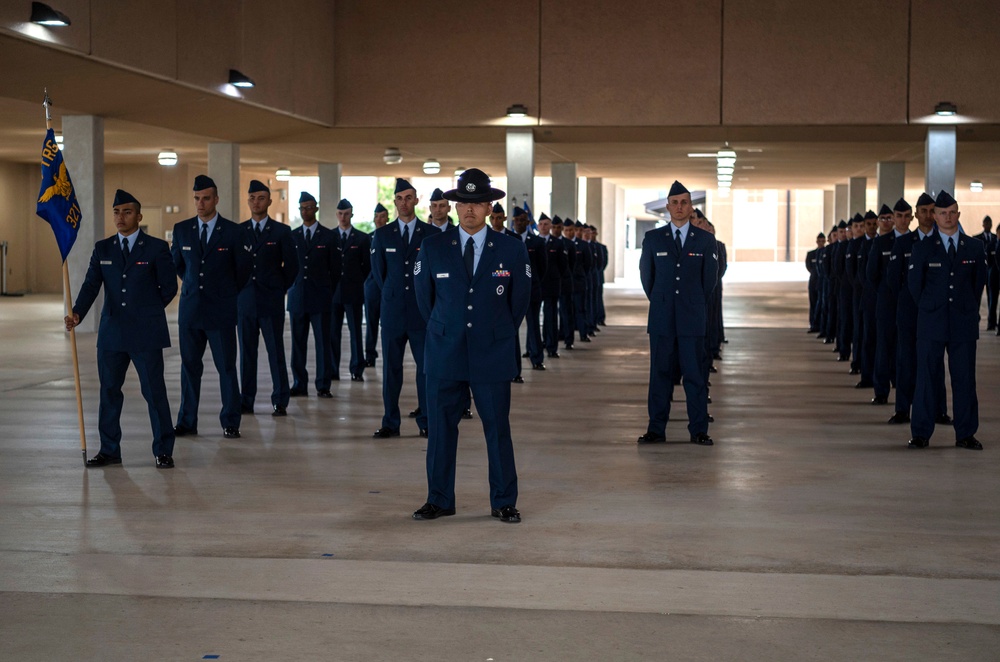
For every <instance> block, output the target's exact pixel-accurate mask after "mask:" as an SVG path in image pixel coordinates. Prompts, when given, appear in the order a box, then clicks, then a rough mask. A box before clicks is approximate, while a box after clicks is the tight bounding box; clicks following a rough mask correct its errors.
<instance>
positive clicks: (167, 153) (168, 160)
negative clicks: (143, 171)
mask: <svg viewBox="0 0 1000 662" xmlns="http://www.w3.org/2000/svg"><path fill="white" fill-rule="evenodd" d="M156 160H157V162H158V163H159V164H160V165H161V166H174V165H177V152H175V151H174V150H172V149H165V150H163V151H162V152H160V153H159V154H157V155H156Z"/></svg>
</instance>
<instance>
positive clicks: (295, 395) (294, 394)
mask: <svg viewBox="0 0 1000 662" xmlns="http://www.w3.org/2000/svg"><path fill="white" fill-rule="evenodd" d="M288 395H290V396H292V397H293V398H298V397H301V396H304V395H309V391H307V390H306V389H304V388H293V389H292V390H291V391H289V392H288Z"/></svg>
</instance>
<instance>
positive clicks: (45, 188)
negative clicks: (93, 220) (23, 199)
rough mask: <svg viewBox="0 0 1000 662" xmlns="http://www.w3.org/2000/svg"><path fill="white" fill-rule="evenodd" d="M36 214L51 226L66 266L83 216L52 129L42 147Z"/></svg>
mask: <svg viewBox="0 0 1000 662" xmlns="http://www.w3.org/2000/svg"><path fill="white" fill-rule="evenodd" d="M35 213H36V214H38V215H39V216H41V217H42V219H43V220H44V221H45V222H46V223H48V224H49V225H51V226H52V232H54V233H55V235H56V243H58V244H59V252H60V253H62V259H63V262H65V261H66V256H67V255H69V251H70V249H71V248H73V242H75V241H76V235H77V233H78V232H79V231H80V221H81V220H82V219H83V214H82V212H81V211H80V205H79V204H78V203H77V201H76V193H75V192H74V191H73V182H72V181H70V178H69V171H68V170H66V163H65V162H64V161H63V157H62V152H61V151H60V150H59V145H57V144H56V135H55V132H53V131H52V129H49V130H48V131H47V132H46V133H45V142H44V143H43V144H42V187H41V189H40V190H39V192H38V205H37V206H36V207H35Z"/></svg>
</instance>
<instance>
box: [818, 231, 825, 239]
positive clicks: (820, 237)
mask: <svg viewBox="0 0 1000 662" xmlns="http://www.w3.org/2000/svg"><path fill="white" fill-rule="evenodd" d="M816 238H817V239H826V235H825V234H823V233H822V232H820V233H819V234H818V235H816Z"/></svg>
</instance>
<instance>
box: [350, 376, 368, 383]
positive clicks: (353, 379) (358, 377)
mask: <svg viewBox="0 0 1000 662" xmlns="http://www.w3.org/2000/svg"><path fill="white" fill-rule="evenodd" d="M351 381H352V382H363V381H365V378H364V377H363V376H361V375H351Z"/></svg>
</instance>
